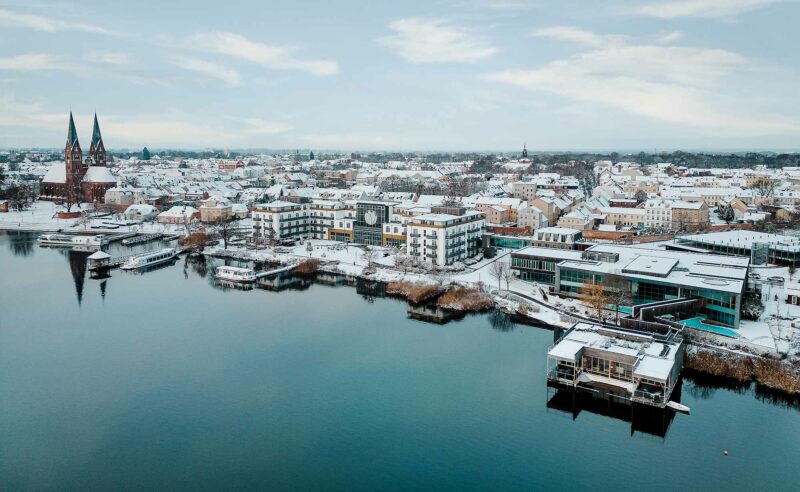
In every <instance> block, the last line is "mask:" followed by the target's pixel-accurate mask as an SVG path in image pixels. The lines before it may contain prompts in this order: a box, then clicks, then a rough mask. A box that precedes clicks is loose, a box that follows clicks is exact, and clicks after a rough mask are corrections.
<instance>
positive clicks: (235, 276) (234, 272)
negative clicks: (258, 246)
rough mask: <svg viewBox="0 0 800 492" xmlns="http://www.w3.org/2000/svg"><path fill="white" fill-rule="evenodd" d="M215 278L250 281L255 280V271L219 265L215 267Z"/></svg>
mask: <svg viewBox="0 0 800 492" xmlns="http://www.w3.org/2000/svg"><path fill="white" fill-rule="evenodd" d="M217 278H218V279H220V280H227V281H229V282H241V283H250V282H255V281H256V272H255V271H254V270H252V269H250V268H240V267H232V266H221V267H218V268H217Z"/></svg>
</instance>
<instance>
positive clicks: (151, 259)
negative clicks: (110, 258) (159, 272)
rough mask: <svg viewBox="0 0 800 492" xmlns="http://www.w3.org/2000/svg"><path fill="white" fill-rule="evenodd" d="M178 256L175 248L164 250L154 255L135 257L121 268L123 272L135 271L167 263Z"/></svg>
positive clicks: (147, 254)
mask: <svg viewBox="0 0 800 492" xmlns="http://www.w3.org/2000/svg"><path fill="white" fill-rule="evenodd" d="M177 255H178V253H177V251H175V248H164V249H162V250H161V251H156V252H153V253H144V254H141V255H138V256H134V257H133V258H130V259H129V260H128V261H126V262H125V263H124V264H123V265H122V266H121V267H120V268H122V269H123V270H135V269H137V268H143V267H149V266H155V265H160V264H162V263H166V262H168V261H170V260H171V259H173V258H175V257H176V256H177Z"/></svg>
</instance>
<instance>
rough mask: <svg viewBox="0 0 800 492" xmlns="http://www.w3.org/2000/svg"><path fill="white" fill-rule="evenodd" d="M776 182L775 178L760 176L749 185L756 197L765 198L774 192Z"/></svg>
mask: <svg viewBox="0 0 800 492" xmlns="http://www.w3.org/2000/svg"><path fill="white" fill-rule="evenodd" d="M777 184H778V181H777V180H774V179H770V178H765V177H763V176H760V177H758V179H756V180H755V181H753V184H752V185H751V186H750V188H751V189H752V190H753V194H754V195H755V196H756V198H761V199H762V200H766V199H768V198H770V197H771V196H772V194H773V193H774V192H775V187H776V186H777Z"/></svg>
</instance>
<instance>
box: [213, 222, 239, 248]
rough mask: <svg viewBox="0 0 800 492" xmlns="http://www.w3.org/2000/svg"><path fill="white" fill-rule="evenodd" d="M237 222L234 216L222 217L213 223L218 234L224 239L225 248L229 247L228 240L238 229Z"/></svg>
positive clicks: (223, 245)
mask: <svg viewBox="0 0 800 492" xmlns="http://www.w3.org/2000/svg"><path fill="white" fill-rule="evenodd" d="M235 223H236V220H235V219H234V218H233V217H220V218H218V219H217V220H215V221H213V222H212V223H211V224H212V227H213V228H214V232H215V233H216V235H217V236H218V237H219V238H220V239H222V247H223V249H228V240H230V239H231V236H233V233H234V232H235V230H236V228H235V227H236V226H235Z"/></svg>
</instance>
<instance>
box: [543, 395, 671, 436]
mask: <svg viewBox="0 0 800 492" xmlns="http://www.w3.org/2000/svg"><path fill="white" fill-rule="evenodd" d="M551 391H554V394H553V396H552V397H551V398H550V399H549V400H548V401H547V408H548V409H551V410H556V411H559V412H564V413H568V414H570V415H571V416H572V420H577V418H578V415H580V413H581V412H583V411H586V412H589V413H593V414H596V415H602V416H604V417H609V418H613V419H617V420H621V421H624V422H630V424H631V434H630V435H631V436H633V435H634V434H635V433H636V432H640V433H643V434H648V435H652V436H657V437H661V438H666V436H667V430H668V429H669V426H670V424H672V420H673V419H674V418H675V412H673V411H671V410H664V409H660V408H655V407H650V406H647V405H639V404H633V405H631V404H629V403H628V402H622V401H619V400H616V399H613V398H612V399H603V398H596V397H593V396H591V395H589V394H588V393H585V392H582V391H575V390H570V389H560V388H555V389H553V388H548V397H549V394H550V392H551ZM675 391H677V392H678V397H679V396H680V386H679V387H678V388H676V389H675ZM673 394H674V393H673ZM678 399H679V398H678Z"/></svg>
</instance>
